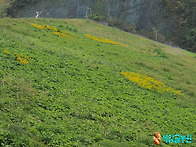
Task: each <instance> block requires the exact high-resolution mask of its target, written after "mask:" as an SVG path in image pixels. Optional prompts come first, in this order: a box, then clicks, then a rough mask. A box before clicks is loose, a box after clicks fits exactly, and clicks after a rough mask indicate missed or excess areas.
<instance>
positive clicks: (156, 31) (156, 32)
mask: <svg viewBox="0 0 196 147" xmlns="http://www.w3.org/2000/svg"><path fill="white" fill-rule="evenodd" d="M152 29H153V30H154V33H155V41H157V40H158V31H159V30H158V29H157V28H155V27H153V28H152Z"/></svg>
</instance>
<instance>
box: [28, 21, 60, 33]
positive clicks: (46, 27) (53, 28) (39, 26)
mask: <svg viewBox="0 0 196 147" xmlns="http://www.w3.org/2000/svg"><path fill="white" fill-rule="evenodd" d="M31 25H32V26H34V27H36V28H38V29H45V30H52V31H55V32H57V31H58V29H57V28H56V27H50V26H49V25H43V26H42V25H37V24H35V23H32V24H31Z"/></svg>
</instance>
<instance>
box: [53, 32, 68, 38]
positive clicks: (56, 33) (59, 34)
mask: <svg viewBox="0 0 196 147" xmlns="http://www.w3.org/2000/svg"><path fill="white" fill-rule="evenodd" d="M53 34H54V35H57V36H63V37H69V35H66V34H63V33H60V32H53Z"/></svg>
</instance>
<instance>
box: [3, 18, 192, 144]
mask: <svg viewBox="0 0 196 147" xmlns="http://www.w3.org/2000/svg"><path fill="white" fill-rule="evenodd" d="M31 23H36V24H39V25H44V24H47V25H49V26H54V27H56V28H58V29H59V30H64V31H68V32H70V34H71V35H70V36H71V37H69V38H64V37H58V36H56V35H54V34H52V31H51V30H41V29H37V28H35V27H33V26H32V25H31ZM100 27H101V28H100ZM0 30H1V33H0V84H1V86H0V114H1V115H0V146H6V145H8V146H28V147H29V146H35V147H37V146H79V147H80V146H106V147H107V146H108V147H111V146H113V147H115V146H116V147H118V146H123V147H124V146H125V147H126V146H127V147H128V146H155V144H154V142H153V135H154V133H155V132H156V131H158V132H160V133H161V134H162V135H164V134H182V135H186V134H192V140H195V139H196V138H195V136H196V129H195V128H196V124H195V120H196V114H195V113H196V112H195V107H196V103H195V98H196V66H195V65H194V64H195V62H196V58H195V54H193V53H189V52H187V51H184V50H181V49H176V48H172V47H170V46H166V45H164V44H160V43H157V42H154V41H152V40H148V39H141V38H140V37H138V36H134V35H131V34H129V33H126V32H122V31H120V30H118V29H114V28H111V27H107V26H102V25H100V24H96V23H93V22H91V21H89V20H80V19H69V20H67V19H64V20H63V19H33V18H31V19H10V18H7V19H0ZM84 34H91V35H92V36H97V37H101V38H107V39H111V40H113V41H117V42H120V43H122V44H125V45H127V46H129V47H128V48H125V47H122V46H119V45H112V44H106V43H102V42H97V41H95V40H91V39H90V38H87V37H86V36H84ZM76 35H78V37H76ZM4 48H6V50H7V51H9V53H4ZM14 53H15V54H18V55H20V54H22V57H23V58H25V56H29V57H30V58H32V59H33V60H29V63H28V64H25V65H24V64H22V63H17V62H16V56H15V55H14ZM126 71H128V72H135V73H140V74H143V75H147V76H150V77H152V78H154V79H156V80H158V81H161V82H163V83H164V84H165V85H167V86H168V87H172V88H174V89H176V90H181V91H182V93H183V94H182V95H175V94H172V93H167V92H165V93H163V94H161V93H158V92H156V91H150V90H148V89H145V88H141V87H139V86H138V84H137V83H133V82H131V81H129V80H128V79H126V78H125V77H124V76H123V75H122V74H121V72H126ZM178 145H179V146H195V144H194V143H192V144H182V143H181V144H168V145H167V144H165V143H164V142H161V145H160V146H178Z"/></svg>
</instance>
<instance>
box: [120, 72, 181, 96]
mask: <svg viewBox="0 0 196 147" xmlns="http://www.w3.org/2000/svg"><path fill="white" fill-rule="evenodd" d="M121 74H122V75H124V76H125V77H126V78H128V79H129V80H130V81H132V82H136V83H138V85H139V86H140V87H143V88H147V89H149V90H153V91H157V92H159V93H163V92H172V93H175V94H178V95H181V91H180V90H175V89H173V88H171V87H166V86H165V84H164V83H162V82H160V81H157V80H155V79H153V78H151V77H148V76H146V75H141V74H139V73H134V72H130V73H129V72H121Z"/></svg>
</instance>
